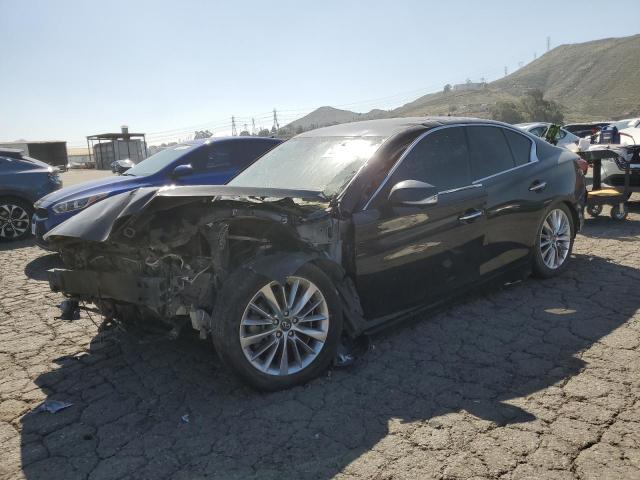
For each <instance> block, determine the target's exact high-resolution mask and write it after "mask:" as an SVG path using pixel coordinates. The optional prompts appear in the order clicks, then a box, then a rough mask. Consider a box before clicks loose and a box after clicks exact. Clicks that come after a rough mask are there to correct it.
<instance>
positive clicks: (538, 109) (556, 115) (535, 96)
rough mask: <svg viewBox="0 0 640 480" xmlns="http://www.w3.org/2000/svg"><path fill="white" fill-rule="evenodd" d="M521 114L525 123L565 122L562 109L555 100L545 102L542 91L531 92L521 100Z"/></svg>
mask: <svg viewBox="0 0 640 480" xmlns="http://www.w3.org/2000/svg"><path fill="white" fill-rule="evenodd" d="M519 110H520V113H521V114H522V117H523V119H524V121H525V122H551V123H558V124H561V123H562V121H563V120H564V114H563V113H562V107H561V105H560V104H558V103H556V102H554V101H553V100H545V99H544V94H543V93H542V91H541V90H537V89H536V90H531V91H530V92H528V93H527V94H526V95H525V96H524V97H523V98H522V99H521V100H520V109H519Z"/></svg>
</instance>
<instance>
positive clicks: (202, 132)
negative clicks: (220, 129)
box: [193, 130, 213, 140]
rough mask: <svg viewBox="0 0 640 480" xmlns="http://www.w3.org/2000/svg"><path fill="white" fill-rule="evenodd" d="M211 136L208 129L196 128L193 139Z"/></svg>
mask: <svg viewBox="0 0 640 480" xmlns="http://www.w3.org/2000/svg"><path fill="white" fill-rule="evenodd" d="M212 136H213V133H211V132H210V131H209V130H196V132H195V133H194V134H193V139H194V140H198V139H200V138H209V137H212Z"/></svg>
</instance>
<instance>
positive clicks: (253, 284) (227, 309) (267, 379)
mask: <svg viewBox="0 0 640 480" xmlns="http://www.w3.org/2000/svg"><path fill="white" fill-rule="evenodd" d="M294 276H295V277H300V278H303V279H305V280H308V281H311V282H312V283H313V284H315V286H317V288H318V289H319V290H320V292H321V294H322V296H324V299H325V301H326V305H327V307H328V312H329V327H328V331H327V335H326V340H325V342H324V345H323V346H322V348H321V350H320V351H319V352H318V353H317V356H316V357H315V358H314V359H313V360H312V361H311V363H309V364H308V365H306V366H305V367H304V368H303V369H302V370H300V371H298V372H296V373H292V374H287V375H274V374H269V373H265V372H263V371H260V370H259V369H258V368H257V367H255V366H253V365H252V363H251V362H250V361H249V359H248V358H247V357H246V356H245V352H244V350H243V347H242V345H241V343H240V329H241V321H242V318H243V315H244V312H245V310H246V309H247V308H248V305H249V303H250V302H251V300H252V299H253V297H254V295H256V294H257V292H258V291H259V290H260V289H261V288H263V287H264V286H265V285H268V284H269V283H270V282H272V281H273V280H272V279H269V278H267V277H265V276H262V275H258V274H256V273H255V272H253V271H250V270H247V269H243V268H239V269H238V270H236V271H235V272H234V273H232V274H231V275H230V276H229V278H228V279H227V280H226V281H225V286H224V287H223V288H222V290H221V291H220V293H219V294H218V299H219V301H217V302H216V306H215V308H214V311H213V317H212V318H213V321H212V323H213V327H212V339H213V344H214V346H215V349H216V351H217V353H218V355H219V357H220V359H221V360H222V362H223V363H224V364H225V366H227V367H228V368H229V369H230V370H232V371H233V372H234V373H235V374H237V375H238V376H239V377H240V378H241V379H243V380H244V381H246V382H247V383H248V384H249V385H251V386H252V387H254V388H256V389H258V390H267V391H274V390H281V389H285V388H289V387H292V386H294V385H298V384H301V383H305V382H308V381H309V380H311V379H313V378H315V377H317V376H318V375H320V374H321V373H322V372H323V371H325V370H326V369H327V367H328V366H329V364H330V363H331V361H332V360H333V358H334V357H335V355H336V351H337V348H338V343H339V341H340V336H341V333H342V308H341V305H340V300H339V297H338V293H337V291H336V288H335V286H334V284H333V282H332V281H331V280H330V279H329V277H327V275H326V274H325V273H324V272H323V271H322V270H320V269H319V268H318V267H316V266H315V265H313V264H305V265H303V266H302V267H300V269H298V271H297V272H296V273H295V274H294ZM222 299H223V300H222ZM220 300H222V301H220ZM265 328H268V327H265ZM285 340H286V339H285ZM285 345H287V343H286V342H285ZM277 348H279V347H277Z"/></svg>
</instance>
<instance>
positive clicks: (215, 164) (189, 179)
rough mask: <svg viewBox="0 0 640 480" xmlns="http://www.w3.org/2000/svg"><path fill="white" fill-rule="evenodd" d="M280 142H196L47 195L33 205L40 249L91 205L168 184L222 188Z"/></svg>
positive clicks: (251, 139) (232, 139)
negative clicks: (51, 233) (53, 232)
mask: <svg viewBox="0 0 640 480" xmlns="http://www.w3.org/2000/svg"><path fill="white" fill-rule="evenodd" d="M281 142H282V140H279V139H276V138H264V137H225V138H208V139H203V140H193V141H190V142H185V143H182V144H180V145H176V146H173V147H169V148H167V149H165V150H162V151H160V152H158V153H156V154H155V155H152V156H150V157H149V158H147V159H145V160H144V161H142V162H140V163H138V164H137V165H135V166H134V167H132V168H131V169H129V170H127V171H126V172H125V173H124V175H118V176H112V177H107V178H103V179H100V180H94V181H91V182H85V183H81V184H78V185H74V186H72V187H69V188H65V189H63V190H60V191H59V192H55V193H54V194H51V195H47V196H46V197H44V198H42V199H40V200H39V201H38V202H37V203H36V204H35V205H34V207H35V215H34V217H33V223H34V226H35V227H34V232H35V234H36V243H37V244H38V245H40V246H41V247H43V248H47V242H46V241H45V240H44V239H43V235H44V234H46V233H47V232H48V231H49V230H51V229H52V228H53V227H55V226H56V225H59V224H60V223H62V222H64V221H65V220H67V219H69V218H71V217H72V216H73V215H75V214H76V213H78V212H79V211H81V210H83V209H85V208H87V207H88V206H89V205H92V204H94V203H96V202H99V201H100V200H103V199H104V198H107V197H110V196H112V195H117V194H119V193H123V192H127V191H130V190H135V189H137V188H141V187H152V186H163V185H168V184H176V185H220V184H224V183H226V182H228V181H229V180H230V179H231V178H233V177H234V176H235V175H236V174H237V173H238V172H239V171H241V170H242V169H244V168H245V167H246V166H247V165H249V164H250V163H251V162H253V161H254V160H255V159H256V158H258V157H260V156H261V155H262V154H264V153H265V152H267V151H269V150H271V149H272V148H273V147H275V146H276V145H278V144H280V143H281Z"/></svg>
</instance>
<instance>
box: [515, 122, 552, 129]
mask: <svg viewBox="0 0 640 480" xmlns="http://www.w3.org/2000/svg"><path fill="white" fill-rule="evenodd" d="M549 125H551V124H550V123H549V122H529V123H516V124H515V125H514V127H518V128H529V127H538V126H539V127H546V126H549Z"/></svg>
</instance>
